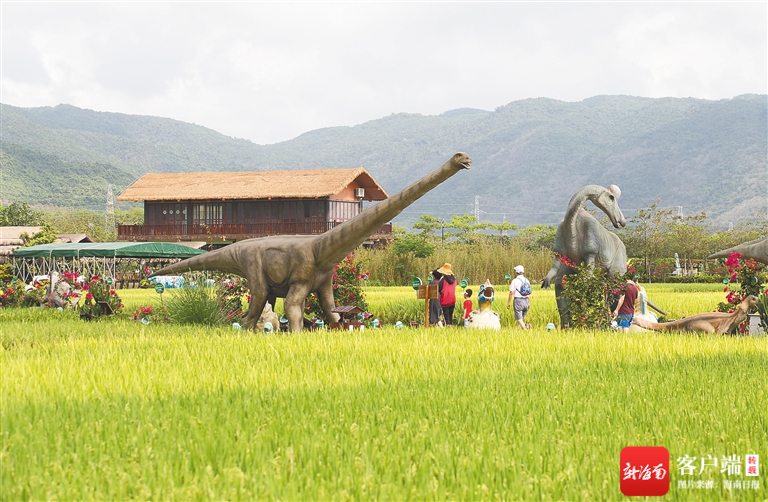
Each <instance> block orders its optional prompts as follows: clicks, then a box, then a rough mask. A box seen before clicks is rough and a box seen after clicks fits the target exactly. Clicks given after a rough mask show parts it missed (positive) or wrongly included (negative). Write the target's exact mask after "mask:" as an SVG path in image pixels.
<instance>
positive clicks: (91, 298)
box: [85, 293, 93, 300]
mask: <svg viewBox="0 0 768 502" xmlns="http://www.w3.org/2000/svg"><path fill="white" fill-rule="evenodd" d="M85 299H86V300H93V295H92V294H91V293H87V294H86V295H85Z"/></svg>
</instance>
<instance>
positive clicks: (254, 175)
mask: <svg viewBox="0 0 768 502" xmlns="http://www.w3.org/2000/svg"><path fill="white" fill-rule="evenodd" d="M353 183H354V184H355V186H357V187H361V188H365V200H368V201H372V200H384V199H386V198H387V194H386V192H385V191H384V189H382V188H381V187H380V186H379V184H378V183H376V180H374V179H373V177H372V176H371V175H370V174H368V171H366V170H365V169H363V168H362V167H357V168H350V169H312V170H302V171H244V172H221V173H211V172H205V173H162V174H159V173H148V174H145V175H144V176H142V177H141V178H139V179H138V180H136V182H135V183H133V184H132V185H131V186H129V187H128V188H126V189H125V191H124V192H123V193H121V194H120V196H119V197H118V198H117V200H130V201H139V200H144V201H165V200H167V201H177V200H216V199H218V200H222V199H223V200H230V199H270V198H272V199H311V198H318V197H330V196H333V195H336V194H338V193H339V192H341V191H342V190H344V189H345V188H347V187H348V186H349V185H350V184H353Z"/></svg>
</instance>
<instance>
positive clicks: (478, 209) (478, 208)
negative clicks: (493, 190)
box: [475, 195, 480, 223]
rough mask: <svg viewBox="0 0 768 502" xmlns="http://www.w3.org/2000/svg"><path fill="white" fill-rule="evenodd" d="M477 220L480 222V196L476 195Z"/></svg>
mask: <svg viewBox="0 0 768 502" xmlns="http://www.w3.org/2000/svg"><path fill="white" fill-rule="evenodd" d="M475 220H477V223H480V196H479V195H475Z"/></svg>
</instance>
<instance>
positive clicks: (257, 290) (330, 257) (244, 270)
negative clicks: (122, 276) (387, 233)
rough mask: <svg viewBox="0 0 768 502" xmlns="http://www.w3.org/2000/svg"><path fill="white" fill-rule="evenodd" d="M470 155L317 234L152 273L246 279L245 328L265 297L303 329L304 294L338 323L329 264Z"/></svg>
mask: <svg viewBox="0 0 768 502" xmlns="http://www.w3.org/2000/svg"><path fill="white" fill-rule="evenodd" d="M471 163H472V159H471V158H469V156H468V155H467V154H465V153H457V154H455V155H454V156H453V157H452V158H451V160H449V161H448V162H446V163H445V164H443V166H442V167H440V168H439V169H437V170H436V171H434V172H432V173H430V174H428V175H427V176H425V177H424V178H422V179H420V180H419V181H417V182H416V183H414V184H412V185H411V186H409V187H407V188H405V189H404V190H402V191H401V192H399V193H397V194H395V195H393V196H392V197H389V198H388V199H386V200H384V201H382V202H379V203H378V204H376V205H375V206H373V207H370V208H368V209H366V210H365V211H363V212H361V213H360V214H358V215H357V216H355V217H354V218H352V219H350V220H348V221H345V222H344V223H342V224H341V225H338V226H337V227H334V228H332V229H331V230H328V231H327V232H325V233H323V234H320V235H276V236H270V237H261V238H256V239H246V240H243V241H239V242H236V243H234V244H230V245H229V246H226V247H223V248H221V249H217V250H216V251H211V252H210V253H206V254H203V255H199V256H195V257H193V258H189V259H187V260H184V261H180V262H179V263H176V264H173V265H171V266H168V267H165V268H163V269H161V270H158V271H157V272H155V273H154V274H152V275H153V276H155V275H168V274H170V273H179V272H186V271H191V270H219V271H221V272H225V273H230V274H236V275H239V276H241V277H245V278H246V279H248V285H249V287H250V289H251V303H250V306H249V308H248V314H247V315H246V316H245V321H244V326H245V327H248V328H251V329H253V328H254V327H255V325H256V323H257V322H258V320H259V316H260V315H261V312H262V311H263V310H264V305H265V304H266V302H267V300H270V303H273V302H274V300H275V298H278V297H280V298H285V302H284V307H285V316H286V317H287V318H288V322H289V323H290V326H291V330H292V331H301V330H302V328H303V317H304V316H303V307H304V302H305V300H306V298H307V295H309V294H310V293H313V292H314V293H317V297H318V300H319V301H320V306H321V307H322V309H323V312H324V313H325V316H326V318H327V319H328V320H330V321H333V322H337V321H338V320H339V316H338V314H335V313H333V312H331V310H333V308H334V307H335V304H334V300H333V285H332V282H331V277H332V275H333V267H334V266H335V265H336V264H338V263H339V262H340V261H341V260H342V259H343V258H344V257H345V256H346V255H347V254H349V253H350V252H352V251H353V250H354V249H355V248H356V247H357V246H359V245H360V244H362V243H363V241H365V239H367V238H368V237H369V236H370V235H371V234H372V233H373V232H374V231H376V229H378V228H379V227H381V226H382V225H383V224H385V223H386V222H388V221H390V220H392V218H394V217H395V216H397V215H398V214H400V212H401V211H402V210H403V209H405V208H406V207H408V206H410V205H411V204H412V203H413V202H414V201H416V200H417V199H419V198H420V197H422V196H423V195H424V194H426V193H427V192H429V191H430V190H432V189H433V188H435V187H436V186H437V185H439V184H440V183H442V182H443V181H445V180H447V179H448V178H450V177H451V176H453V175H454V174H456V173H457V172H459V171H461V170H463V169H469V168H470V165H471Z"/></svg>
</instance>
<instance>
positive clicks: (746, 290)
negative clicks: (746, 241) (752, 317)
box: [717, 253, 766, 334]
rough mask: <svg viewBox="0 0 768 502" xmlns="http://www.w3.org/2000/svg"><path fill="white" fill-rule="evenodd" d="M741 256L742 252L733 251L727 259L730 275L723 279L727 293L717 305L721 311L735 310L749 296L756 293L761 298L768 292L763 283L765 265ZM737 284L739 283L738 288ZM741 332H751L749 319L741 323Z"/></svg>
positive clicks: (724, 289) (726, 263) (726, 264)
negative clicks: (723, 299) (743, 258)
mask: <svg viewBox="0 0 768 502" xmlns="http://www.w3.org/2000/svg"><path fill="white" fill-rule="evenodd" d="M741 258H742V256H741V254H740V253H731V254H730V255H728V259H726V260H725V266H726V267H728V276H727V277H726V278H725V279H723V282H724V283H725V287H724V288H723V293H726V295H725V302H720V303H719V304H718V305H717V310H718V311H719V312H734V311H735V310H736V308H738V306H739V305H741V302H742V301H743V300H744V298H746V297H747V296H749V295H754V296H756V297H757V298H758V300H759V299H761V297H764V296H765V294H766V293H765V292H764V291H763V284H762V283H763V280H764V279H765V273H764V272H763V269H764V267H763V266H762V265H759V264H758V263H757V262H755V260H752V259H749V260H742V259H741ZM736 284H738V289H737V287H736V286H735V285H736ZM739 333H741V334H746V333H749V320H746V321H744V322H743V323H741V324H740V325H739Z"/></svg>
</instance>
